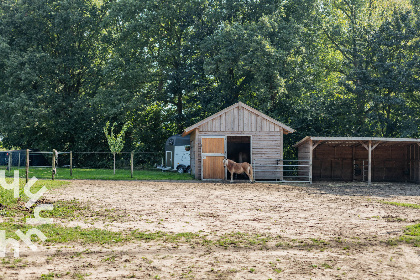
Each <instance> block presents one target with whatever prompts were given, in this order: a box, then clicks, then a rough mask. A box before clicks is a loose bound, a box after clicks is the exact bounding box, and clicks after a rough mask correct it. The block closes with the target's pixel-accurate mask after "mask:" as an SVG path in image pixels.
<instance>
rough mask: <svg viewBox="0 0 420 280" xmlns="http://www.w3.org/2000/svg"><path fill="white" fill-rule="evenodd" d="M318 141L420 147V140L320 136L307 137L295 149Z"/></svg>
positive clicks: (324, 142)
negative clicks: (367, 142) (309, 142)
mask: <svg viewBox="0 0 420 280" xmlns="http://www.w3.org/2000/svg"><path fill="white" fill-rule="evenodd" d="M310 140H312V141H317V142H321V143H323V144H331V145H334V144H335V145H352V144H360V143H361V142H362V143H363V142H366V141H372V143H375V144H376V143H381V145H382V144H388V145H397V144H399V145H406V144H414V143H418V144H419V145H420V139H419V138H383V137H318V136H315V137H314V136H306V137H305V138H303V139H302V140H300V141H299V142H297V143H296V144H295V145H293V147H299V146H300V145H302V144H304V143H306V142H307V141H310Z"/></svg>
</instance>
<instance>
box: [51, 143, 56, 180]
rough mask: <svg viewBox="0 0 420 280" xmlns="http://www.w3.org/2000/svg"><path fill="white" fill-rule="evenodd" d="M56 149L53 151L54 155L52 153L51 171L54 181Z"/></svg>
mask: <svg viewBox="0 0 420 280" xmlns="http://www.w3.org/2000/svg"><path fill="white" fill-rule="evenodd" d="M55 172H56V171H55V149H53V153H52V171H51V177H52V180H53V181H54V175H55Z"/></svg>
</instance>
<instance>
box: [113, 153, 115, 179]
mask: <svg viewBox="0 0 420 280" xmlns="http://www.w3.org/2000/svg"><path fill="white" fill-rule="evenodd" d="M113 154H114V175H115V153H113Z"/></svg>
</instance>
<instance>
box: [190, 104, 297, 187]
mask: <svg viewBox="0 0 420 280" xmlns="http://www.w3.org/2000/svg"><path fill="white" fill-rule="evenodd" d="M292 132H294V130H293V129H292V128H290V127H288V126H287V125H284V124H282V123H281V122H278V121H276V120H275V119H273V118H270V117H269V116H267V115H265V114H263V113H261V112H259V111H257V110H255V109H254V108H251V107H250V106H247V105H245V104H244V103H242V102H239V103H236V104H234V105H232V106H230V107H228V108H226V109H224V110H222V111H220V112H218V113H216V114H214V115H212V116H210V117H208V118H206V119H204V120H202V121H200V122H198V123H196V124H194V125H192V126H190V127H188V128H186V129H185V131H184V133H183V134H182V135H183V136H186V135H191V137H190V143H191V145H190V146H191V148H190V157H191V173H192V174H194V175H195V178H196V179H202V180H206V179H210V180H215V179H227V174H226V170H225V168H224V166H223V159H224V158H228V159H231V160H234V161H236V162H250V163H252V164H253V168H254V178H255V179H256V180H266V179H278V178H272V177H275V176H281V170H279V171H280V172H273V171H272V169H273V168H272V167H271V168H270V167H269V166H268V165H270V164H272V165H274V164H276V165H278V162H279V161H281V160H282V159H283V135H284V134H288V133H292ZM262 165H264V166H262ZM243 179H247V178H243Z"/></svg>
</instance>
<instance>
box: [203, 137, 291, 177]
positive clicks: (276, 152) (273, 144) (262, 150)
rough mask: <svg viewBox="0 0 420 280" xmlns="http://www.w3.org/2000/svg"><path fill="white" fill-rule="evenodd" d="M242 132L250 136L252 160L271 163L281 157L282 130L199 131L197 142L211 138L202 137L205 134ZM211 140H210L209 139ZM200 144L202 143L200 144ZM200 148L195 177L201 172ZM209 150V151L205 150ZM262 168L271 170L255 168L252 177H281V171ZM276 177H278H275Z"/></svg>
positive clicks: (274, 162)
mask: <svg viewBox="0 0 420 280" xmlns="http://www.w3.org/2000/svg"><path fill="white" fill-rule="evenodd" d="M244 134H246V135H248V136H251V141H252V147H251V157H252V161H253V162H257V163H258V162H262V163H264V164H268V165H273V164H276V163H277V160H279V159H283V145H282V143H283V132H282V131H278V132H275V131H273V132H266V133H264V134H261V133H260V132H247V133H244V132H241V131H236V132H233V131H221V132H214V131H200V132H199V139H198V142H200V143H202V141H203V140H204V141H208V140H209V139H211V138H202V137H206V136H226V135H228V136H243V135H244ZM210 141H211V140H210ZM200 146H202V145H200ZM201 149H202V148H199V149H198V151H197V152H198V155H197V159H196V162H197V167H196V170H197V173H196V174H195V178H197V179H199V178H200V177H199V176H198V175H199V174H201V168H202V162H201V152H202V151H201ZM207 152H209V151H207ZM264 170H272V167H263V168H257V170H256V172H255V174H254V177H255V179H257V180H261V179H264V180H265V179H267V180H268V179H276V178H273V176H277V177H281V173H278V174H274V172H268V171H264ZM277 179H278V178H277Z"/></svg>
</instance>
